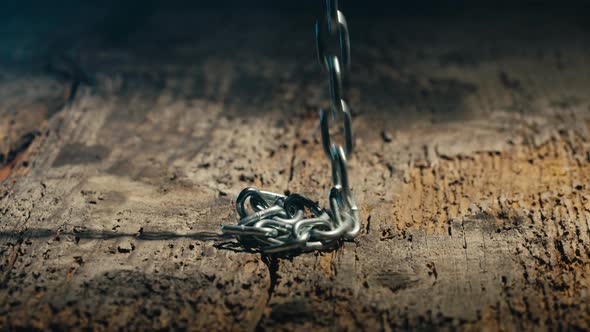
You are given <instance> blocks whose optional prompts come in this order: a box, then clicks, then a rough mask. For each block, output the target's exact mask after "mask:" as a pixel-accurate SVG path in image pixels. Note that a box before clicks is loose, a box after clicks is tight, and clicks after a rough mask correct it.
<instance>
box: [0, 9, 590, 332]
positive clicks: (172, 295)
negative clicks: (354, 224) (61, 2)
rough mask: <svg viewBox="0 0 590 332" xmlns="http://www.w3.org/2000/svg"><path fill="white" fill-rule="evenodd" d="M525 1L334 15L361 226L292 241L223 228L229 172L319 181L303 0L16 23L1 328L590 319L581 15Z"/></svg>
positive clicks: (323, 168)
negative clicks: (319, 241) (268, 6)
mask: <svg viewBox="0 0 590 332" xmlns="http://www.w3.org/2000/svg"><path fill="white" fill-rule="evenodd" d="M521 14H522V13H512V14H507V13H503V14H500V15H492V14H490V13H487V12H485V11H483V12H479V11H476V12H473V13H468V14H464V15H456V16H450V17H446V16H444V17H438V18H436V19H433V18H432V17H430V16H429V17H420V16H417V17H413V16H412V17H407V16H403V15H402V16H400V17H397V18H395V19H392V18H390V17H380V18H377V19H370V18H367V17H355V14H354V13H348V14H347V15H348V18H349V24H350V27H351V32H352V41H353V66H352V74H351V81H350V82H349V89H348V96H350V100H351V105H352V106H353V107H354V108H355V112H354V128H355V130H356V135H357V149H356V151H355V153H354V155H353V157H352V158H351V170H350V174H351V176H352V184H353V188H354V193H355V195H356V197H357V201H358V203H359V206H360V207H361V213H362V219H363V231H362V234H361V235H360V236H359V238H358V239H357V240H356V241H354V242H348V243H344V245H343V246H342V247H341V248H339V249H337V250H333V251H328V252H316V253H308V254H302V255H298V256H295V257H267V256H261V255H260V254H257V253H255V252H248V251H244V250H243V249H242V248H241V247H240V246H239V245H237V244H236V242H235V241H234V240H232V239H228V238H224V237H222V236H220V235H219V232H218V230H219V226H220V225H221V224H224V223H233V222H235V220H236V213H235V212H234V204H233V197H234V196H235V195H236V194H237V193H238V192H239V190H241V189H242V188H243V187H244V186H252V185H254V186H257V187H260V188H264V189H266V190H272V191H279V192H281V191H287V190H288V191H291V192H302V193H304V194H307V195H309V196H310V197H314V198H317V199H319V200H320V202H322V203H324V204H325V203H326V199H325V195H326V192H327V190H328V188H329V185H330V184H329V168H328V166H329V165H328V163H327V161H326V160H325V158H324V156H323V153H322V150H321V146H320V144H319V130H318V129H319V128H318V115H317V109H318V108H319V107H320V106H322V105H325V103H326V92H325V90H326V86H325V83H324V77H323V75H322V74H321V73H320V71H319V67H318V66H317V65H316V63H315V58H314V50H313V46H312V45H313V40H312V34H311V33H310V31H311V24H312V22H313V16H308V15H301V16H297V15H294V16H284V15H276V14H270V13H266V12H262V13H257V14H252V15H239V14H238V13H234V14H232V15H231V24H220V25H217V28H216V29H211V28H210V27H211V26H213V25H215V24H216V23H218V22H222V21H224V20H227V17H223V16H222V15H221V14H219V13H218V12H208V11H201V12H198V13H194V12H189V13H186V14H184V15H180V14H179V13H178V12H167V11H160V12H158V13H157V14H154V15H152V16H146V17H147V18H145V17H144V18H142V19H141V20H136V21H134V22H133V26H134V27H135V28H134V29H133V30H132V31H127V32H126V33H120V31H117V30H116V29H118V28H120V26H119V25H118V24H120V21H123V20H125V19H126V18H125V17H122V16H124V15H123V14H120V15H121V16H117V17H107V18H106V19H105V20H104V22H103V23H100V22H102V21H101V20H97V19H95V20H92V18H94V17H95V16H93V15H97V14H96V12H92V11H89V13H88V14H85V15H86V16H85V15H80V16H79V17H75V18H72V19H71V20H70V21H68V24H69V25H67V26H65V27H64V25H63V24H62V23H60V22H53V21H51V19H50V18H47V21H46V22H45V21H44V22H41V23H39V25H38V26H36V27H34V28H32V31H33V32H31V34H32V35H31V36H28V37H27V38H24V37H23V39H18V40H17V39H10V41H12V42H13V44H9V46H7V47H6V48H3V49H2V52H0V59H1V60H2V62H1V65H0V69H1V70H0V100H1V102H0V115H1V121H0V165H1V168H0V183H1V187H0V253H1V261H0V327H4V328H8V329H14V328H31V327H36V328H50V329H71V328H79V329H86V328H93V329H99V330H116V329H119V328H132V329H140V330H144V329H177V328H186V329H191V330H205V329H206V330H238V331H240V330H257V329H260V330H267V329H268V330H274V329H285V330H292V329H318V330H347V329H357V328H363V329H367V330H375V329H379V330H415V329H428V328H437V329H442V330H447V329H448V330H455V329H460V330H475V329H478V330H479V329H483V328H486V329H489V330H500V329H503V330H563V329H572V330H585V329H589V328H590V323H589V321H590V182H589V180H590V44H588V40H590V39H589V37H590V36H589V35H590V26H589V25H588V22H587V21H585V20H583V19H579V18H577V17H578V16H576V15H574V14H575V13H574V14H572V15H571V16H568V15H561V16H560V15H553V14H554V13H551V12H549V13H547V12H538V13H537V12H528V13H527V15H521ZM97 16H100V15H97ZM107 22H108V23H107ZM2 24H4V25H3V27H4V29H2V31H3V33H5V34H10V33H12V32H13V31H14V29H15V28H14V27H13V26H11V24H18V23H16V22H13V21H8V22H3V23H2ZM11 27H12V28H11ZM48 27H49V28H48ZM244 27H247V29H245V28H244ZM13 28H14V29H13ZM35 31H37V32H35ZM113 36H116V37H117V38H114V37H113ZM23 59H24V60H23Z"/></svg>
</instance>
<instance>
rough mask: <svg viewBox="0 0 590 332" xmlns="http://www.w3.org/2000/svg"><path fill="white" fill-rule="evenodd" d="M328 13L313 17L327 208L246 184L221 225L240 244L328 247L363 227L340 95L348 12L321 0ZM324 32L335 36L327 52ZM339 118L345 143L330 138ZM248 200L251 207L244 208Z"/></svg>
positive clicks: (267, 248)
mask: <svg viewBox="0 0 590 332" xmlns="http://www.w3.org/2000/svg"><path fill="white" fill-rule="evenodd" d="M325 3H326V13H325V14H326V16H325V17H324V18H321V19H319V20H317V21H316V25H315V41H316V48H317V54H318V59H319V62H320V65H321V66H322V67H323V68H324V69H325V70H326V72H327V73H328V86H329V90H330V109H329V110H328V111H326V110H324V109H322V110H320V129H321V135H322V146H323V150H324V152H325V154H326V156H327V157H328V159H329V160H330V161H331V164H332V183H333V186H332V189H331V190H330V193H329V195H328V200H329V204H330V209H329V210H327V209H322V208H321V207H320V206H319V205H318V204H317V203H315V202H314V201H312V200H310V199H309V198H307V197H305V196H303V195H300V194H290V195H288V196H285V195H281V194H276V193H272V192H267V191H261V190H258V189H256V188H252V187H248V188H245V189H244V190H242V191H241V192H240V194H239V195H238V198H237V199H236V209H237V212H238V215H239V217H240V220H239V221H238V224H237V225H224V226H222V227H221V230H222V232H223V233H224V234H233V235H236V236H237V237H238V239H239V241H240V242H242V244H244V245H245V246H249V247H260V248H261V250H262V252H265V253H274V252H283V251H290V250H305V251H308V250H317V249H324V248H330V247H333V246H335V245H337V244H338V240H340V239H353V238H355V237H356V236H357V235H358V234H359V232H360V228H361V224H360V218H359V212H358V208H357V206H356V203H355V201H354V197H353V195H352V192H351V190H350V186H349V183H348V167H347V158H348V157H349V156H350V155H351V153H352V149H353V142H354V140H353V136H352V118H351V110H350V107H349V106H348V104H347V103H346V101H345V100H344V99H343V89H342V69H343V67H344V69H348V68H349V66H350V40H349V35H348V25H347V24H346V18H345V17H344V15H343V14H342V12H341V11H340V10H339V9H338V0H325ZM328 37H331V38H332V40H334V39H336V40H337V42H338V50H337V52H333V53H336V54H331V53H330V52H329V49H328V48H329V47H328V46H329V45H328ZM336 119H340V120H341V122H342V128H341V129H342V134H343V136H344V146H342V145H340V144H336V143H333V142H332V138H331V134H330V121H334V120H336ZM247 204H248V205H249V208H247Z"/></svg>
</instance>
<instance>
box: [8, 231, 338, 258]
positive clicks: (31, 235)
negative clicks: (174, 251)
mask: <svg viewBox="0 0 590 332" xmlns="http://www.w3.org/2000/svg"><path fill="white" fill-rule="evenodd" d="M62 236H71V237H74V238H75V240H76V242H77V241H80V240H83V239H86V240H111V239H118V238H124V237H132V238H134V239H136V240H139V241H159V240H173V239H182V238H185V239H193V240H198V241H211V242H214V243H213V247H214V248H216V249H217V250H227V251H232V252H236V253H250V254H261V255H263V256H269V257H281V258H290V257H295V256H299V255H300V254H303V253H305V252H306V251H303V250H295V251H289V252H282V253H272V254H266V253H264V252H263V251H262V250H261V247H260V246H259V245H256V244H255V243H250V242H248V241H245V242H244V241H239V240H238V239H237V237H236V236H234V235H231V234H223V233H221V232H213V231H197V232H192V233H187V234H180V233H175V232H159V231H156V232H146V231H140V232H136V233H132V232H115V231H102V230H86V229H84V230H75V229H74V230H72V231H69V230H68V231H64V230H59V229H58V230H56V229H51V228H30V229H27V230H25V231H20V232H18V231H0V239H4V240H8V241H7V242H10V240H14V241H15V242H17V243H22V242H23V241H26V240H30V239H59V238H60V237H62ZM340 246H341V243H339V244H337V245H335V246H334V247H332V248H326V249H323V250H319V251H321V252H331V251H334V250H336V249H337V248H339V247H340Z"/></svg>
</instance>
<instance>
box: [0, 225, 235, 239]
mask: <svg viewBox="0 0 590 332" xmlns="http://www.w3.org/2000/svg"><path fill="white" fill-rule="evenodd" d="M60 236H73V237H75V238H76V240H81V239H90V240H110V239H117V238H123V237H133V238H135V239H138V240H144V241H157V240H171V239H180V238H188V239H194V240H199V241H221V240H224V239H230V238H233V237H232V236H229V235H224V234H222V233H218V232H211V231H198V232H193V233H187V234H180V233H174V232H145V231H140V232H136V233H131V232H114V231H102V230H100V231H99V230H79V231H77V230H73V231H62V230H59V229H58V230H56V229H50V228H31V229H27V230H25V231H21V232H17V231H0V238H4V239H14V240H17V241H22V240H25V239H45V238H47V239H49V238H56V237H60Z"/></svg>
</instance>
